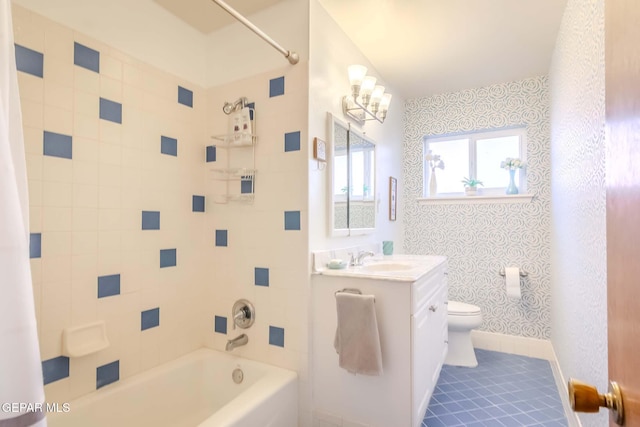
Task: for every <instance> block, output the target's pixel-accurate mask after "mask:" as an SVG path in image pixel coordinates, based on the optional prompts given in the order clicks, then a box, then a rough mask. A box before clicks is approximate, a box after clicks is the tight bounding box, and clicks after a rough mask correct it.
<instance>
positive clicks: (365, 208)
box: [329, 114, 376, 236]
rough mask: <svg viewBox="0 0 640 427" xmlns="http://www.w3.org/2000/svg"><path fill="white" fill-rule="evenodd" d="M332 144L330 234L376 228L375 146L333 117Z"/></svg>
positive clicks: (337, 234)
mask: <svg viewBox="0 0 640 427" xmlns="http://www.w3.org/2000/svg"><path fill="white" fill-rule="evenodd" d="M329 124H330V134H331V143H332V150H331V153H332V156H331V159H330V160H331V174H330V176H331V185H330V187H329V188H330V189H331V191H330V193H331V201H330V204H329V206H330V207H331V212H330V215H329V216H330V218H331V221H330V231H331V234H332V235H334V236H347V235H355V234H365V233H370V232H372V231H373V230H374V229H375V218H376V203H375V143H374V142H373V141H372V140H370V139H368V138H367V137H366V136H365V135H363V134H361V133H359V132H357V131H355V130H353V129H351V126H350V125H349V124H347V123H344V122H342V121H340V120H338V119H336V118H335V117H334V116H333V115H331V114H329Z"/></svg>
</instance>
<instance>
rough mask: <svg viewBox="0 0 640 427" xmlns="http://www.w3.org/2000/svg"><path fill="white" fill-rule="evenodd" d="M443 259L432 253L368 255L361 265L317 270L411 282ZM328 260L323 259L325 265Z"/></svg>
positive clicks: (323, 272) (335, 273) (345, 275)
mask: <svg viewBox="0 0 640 427" xmlns="http://www.w3.org/2000/svg"><path fill="white" fill-rule="evenodd" d="M444 260H445V258H444V257H440V256H433V255H399V254H397V255H389V256H385V257H384V258H383V257H370V258H366V259H365V260H364V265H362V266H356V267H352V266H348V267H346V268H342V269H331V268H322V270H320V271H317V273H319V274H324V275H327V276H341V277H357V278H361V279H381V280H392V281H399V282H413V281H416V280H418V279H420V277H422V276H423V275H424V274H426V273H428V272H429V271H431V270H432V269H433V268H434V267H435V266H437V265H439V264H440V263H442V262H443V261H444ZM328 262H329V260H323V261H322V262H321V265H322V266H326V265H327V263H328Z"/></svg>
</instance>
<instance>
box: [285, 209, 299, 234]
mask: <svg viewBox="0 0 640 427" xmlns="http://www.w3.org/2000/svg"><path fill="white" fill-rule="evenodd" d="M284 229H285V230H300V211H287V212H285V213H284Z"/></svg>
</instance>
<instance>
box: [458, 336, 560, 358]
mask: <svg viewBox="0 0 640 427" xmlns="http://www.w3.org/2000/svg"><path fill="white" fill-rule="evenodd" d="M471 340H472V341H473V346H474V347H475V348H480V349H483V350H493V351H500V352H502V353H509V354H517V355H520V356H529V357H535V358H538V359H545V360H555V354H554V352H553V346H552V345H551V341H549V340H541V339H538V338H528V337H519V336H515V335H506V334H499V333H496V332H485V331H471Z"/></svg>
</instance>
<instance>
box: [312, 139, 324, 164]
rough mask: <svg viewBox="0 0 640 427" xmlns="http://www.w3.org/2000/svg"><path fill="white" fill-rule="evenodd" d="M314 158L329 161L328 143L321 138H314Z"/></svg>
mask: <svg viewBox="0 0 640 427" xmlns="http://www.w3.org/2000/svg"><path fill="white" fill-rule="evenodd" d="M313 158H314V159H316V160H317V161H319V162H326V161H327V143H326V142H324V141H323V140H321V139H320V138H317V137H316V138H313Z"/></svg>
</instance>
